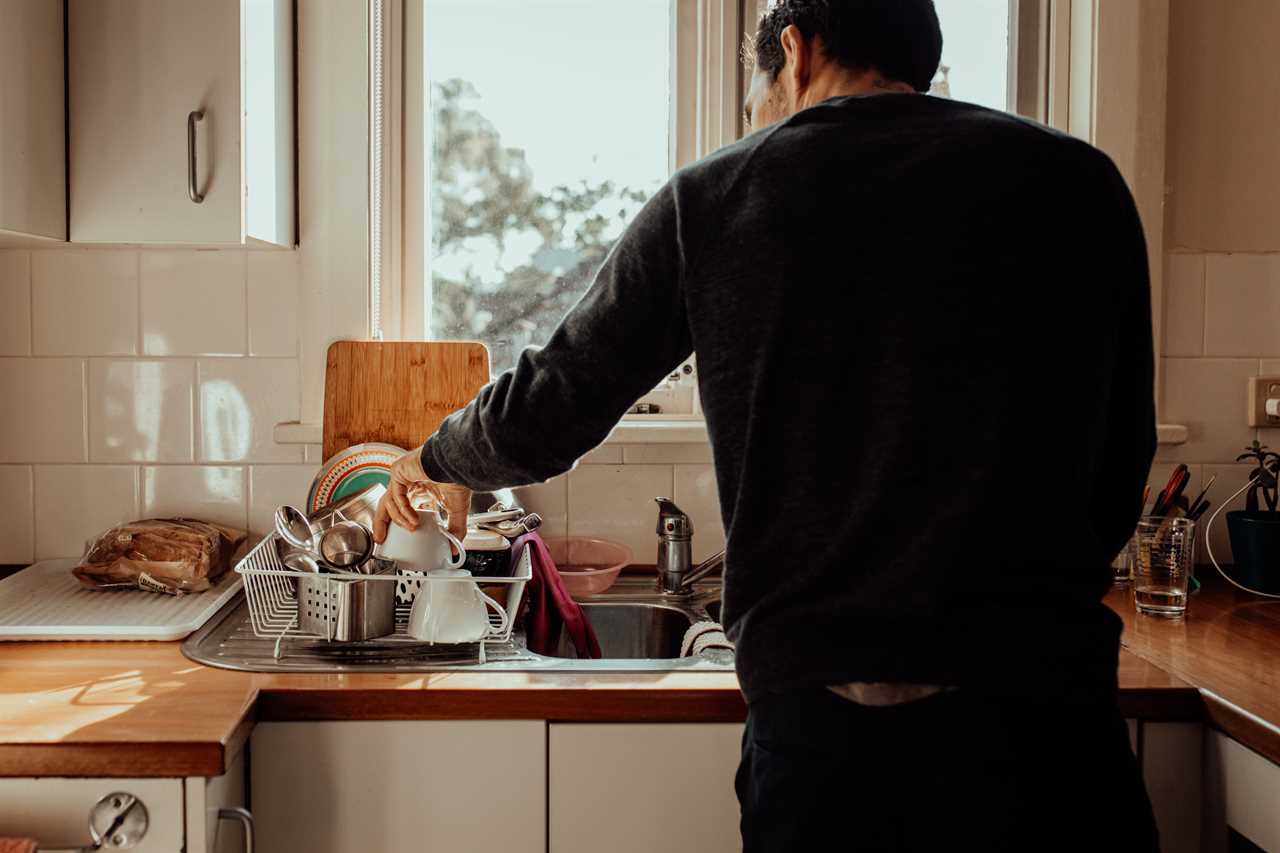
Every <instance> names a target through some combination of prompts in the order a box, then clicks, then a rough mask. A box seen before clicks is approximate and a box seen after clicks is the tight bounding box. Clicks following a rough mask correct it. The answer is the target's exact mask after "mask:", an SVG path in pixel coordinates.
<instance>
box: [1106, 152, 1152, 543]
mask: <svg viewBox="0 0 1280 853" xmlns="http://www.w3.org/2000/svg"><path fill="white" fill-rule="evenodd" d="M1106 166H1107V171H1106V177H1107V182H1108V185H1109V187H1110V193H1109V194H1108V196H1107V198H1106V202H1107V203H1106V209H1108V210H1110V211H1114V215H1111V216H1108V217H1104V222H1105V224H1104V229H1105V230H1104V231H1103V233H1102V235H1101V239H1104V240H1108V241H1109V242H1110V244H1111V251H1110V253H1109V255H1108V256H1109V257H1111V258H1112V259H1113V261H1114V264H1113V266H1112V269H1113V271H1114V275H1115V287H1116V291H1117V293H1118V294H1119V299H1118V300H1117V303H1118V307H1117V317H1116V337H1115V340H1116V358H1115V363H1114V374H1113V380H1112V385H1111V393H1110V417H1109V419H1108V430H1107V436H1106V441H1105V445H1104V447H1103V452H1102V458H1101V465H1100V466H1099V469H1098V476H1097V478H1096V479H1095V483H1094V489H1093V493H1094V501H1093V504H1094V506H1093V509H1094V517H1093V523H1094V529H1095V530H1096V531H1097V534H1098V538H1099V543H1100V544H1101V545H1102V546H1103V547H1105V548H1106V551H1107V554H1108V556H1109V557H1113V556H1114V555H1115V554H1118V553H1119V552H1120V549H1121V548H1123V547H1124V545H1125V543H1126V542H1128V541H1129V537H1130V536H1131V535H1132V534H1133V530H1134V527H1135V526H1136V525H1137V523H1138V517H1139V516H1140V515H1141V513H1142V491H1143V488H1144V487H1145V485H1146V482H1147V476H1148V474H1149V473H1150V470H1151V460H1152V459H1153V458H1154V457H1155V451H1156V412H1155V398H1154V383H1155V366H1154V361H1155V357H1154V353H1153V341H1152V330H1151V283H1150V277H1149V271H1148V265H1147V244H1146V239H1145V238H1144V236H1143V233H1142V221H1141V219H1140V218H1139V215H1138V210H1137V207H1136V206H1135V204H1134V201H1133V196H1132V195H1131V194H1130V192H1129V188H1128V186H1126V184H1125V182H1124V179H1123V178H1122V177H1121V176H1120V173H1119V172H1118V171H1117V170H1116V169H1115V167H1114V166H1113V165H1111V164H1110V163H1109V162H1108V163H1107V164H1106Z"/></svg>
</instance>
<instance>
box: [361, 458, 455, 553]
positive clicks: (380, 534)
mask: <svg viewBox="0 0 1280 853" xmlns="http://www.w3.org/2000/svg"><path fill="white" fill-rule="evenodd" d="M422 495H425V496H427V497H428V498H429V501H428V502H429V503H430V502H434V504H435V505H436V506H438V507H443V508H444V511H445V512H446V513H448V516H449V532H450V533H452V534H453V535H454V536H456V537H458V539H460V540H461V539H463V538H464V537H466V535H467V511H468V510H469V509H470V507H471V490H470V489H468V488H467V487H466V486H459V485H455V484H453V483H437V482H435V481H434V480H432V479H430V478H428V477H427V472H426V471H423V470H422V448H418V449H417V450H410V451H409V452H408V453H406V454H404V455H403V456H401V457H400V458H399V459H397V460H396V461H395V462H393V463H392V464H391V482H390V483H388V484H387V493H386V494H385V495H383V496H382V500H380V501H379V502H378V512H377V515H375V516H374V519H373V541H374V542H378V543H382V542H384V541H386V538H387V530H388V529H390V527H391V523H392V522H395V523H396V524H398V525H400V526H401V527H403V528H404V529H406V530H416V529H417V527H418V512H417V510H415V509H414V506H413V504H414V502H415V501H417V502H421V496H422Z"/></svg>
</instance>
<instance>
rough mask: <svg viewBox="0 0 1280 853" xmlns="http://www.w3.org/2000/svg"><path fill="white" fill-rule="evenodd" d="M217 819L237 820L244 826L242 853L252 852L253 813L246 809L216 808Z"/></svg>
mask: <svg viewBox="0 0 1280 853" xmlns="http://www.w3.org/2000/svg"><path fill="white" fill-rule="evenodd" d="M218 820H238V821H240V826H241V827H243V828H244V853H253V815H252V814H251V813H250V812H249V810H248V809H218Z"/></svg>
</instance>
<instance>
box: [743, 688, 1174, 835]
mask: <svg viewBox="0 0 1280 853" xmlns="http://www.w3.org/2000/svg"><path fill="white" fill-rule="evenodd" d="M736 787H737V791H738V800H739V802H740V803H741V804H742V840H743V849H744V850H745V851H746V853H764V851H768V853H781V851H807V850H813V851H822V853H826V851H834V850H877V851H878V850H910V851H916V850H920V851H926V850H927V851H953V850H954V851H970V850H972V851H1006V850H1008V851H1020V852H1021V851H1056V850H1080V851H1099V850H1123V851H1126V853H1135V851H1158V850H1159V842H1158V840H1157V837H1156V828H1155V820H1154V818H1153V817H1152V813H1151V802H1150V800H1149V799H1148V798H1147V792H1146V789H1145V787H1144V786H1143V783H1142V774H1141V771H1140V769H1139V767H1138V764H1137V761H1136V760H1135V758H1134V755H1133V751H1132V749H1131V748H1130V746H1129V734H1128V728H1127V727H1126V725H1125V722H1124V719H1123V718H1122V717H1121V716H1120V711H1119V708H1118V707H1116V705H1115V704H1114V703H1111V704H1105V705H1089V706H1078V705H1073V706H1067V705H1063V704H1061V703H1036V702H1029V701H1025V700H1019V701H1012V700H1007V699H1004V700H997V699H994V698H988V697H983V696H980V695H976V694H974V693H972V692H966V691H964V690H957V691H954V692H950V693H942V694H937V695H935V696H931V697H929V698H927V699H922V700H919V701H917V702H911V703H908V704H905V705H898V706H891V707H883V708H881V707H869V706H863V705H857V704H855V703H853V702H849V701H848V700H846V699H843V698H841V697H839V696H837V695H835V694H833V693H832V692H831V691H829V690H826V689H824V688H814V689H810V690H802V691H796V692H792V693H786V694H780V695H777V696H771V697H768V698H766V699H763V700H761V701H758V702H754V703H752V704H751V705H750V706H749V709H748V715H747V729H746V733H745V735H744V736H743V742H742V764H741V765H740V766H739V768H738V774H737V779H736Z"/></svg>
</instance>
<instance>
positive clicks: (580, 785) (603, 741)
mask: <svg viewBox="0 0 1280 853" xmlns="http://www.w3.org/2000/svg"><path fill="white" fill-rule="evenodd" d="M742 730H743V727H742V725H741V724H739V723H653V724H631V723H583V724H577V723H574V724H563V725H559V724H553V725H551V732H550V738H549V743H550V755H549V761H550V766H549V771H550V772H549V778H550V808H549V809H548V811H549V814H550V821H551V825H550V836H549V837H550V853H598V851H601V850H608V851H610V853H629V851H635V853H640V851H645V853H648V851H653V850H662V851H664V853H719V851H725V853H728V851H735V853H736V851H739V850H741V849H742V839H741V835H740V834H739V830H738V819H739V808H738V800H737V796H736V794H735V793H734V789H733V777H734V773H735V772H736V771H737V768H738V760H739V757H740V754H741V744H742Z"/></svg>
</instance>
